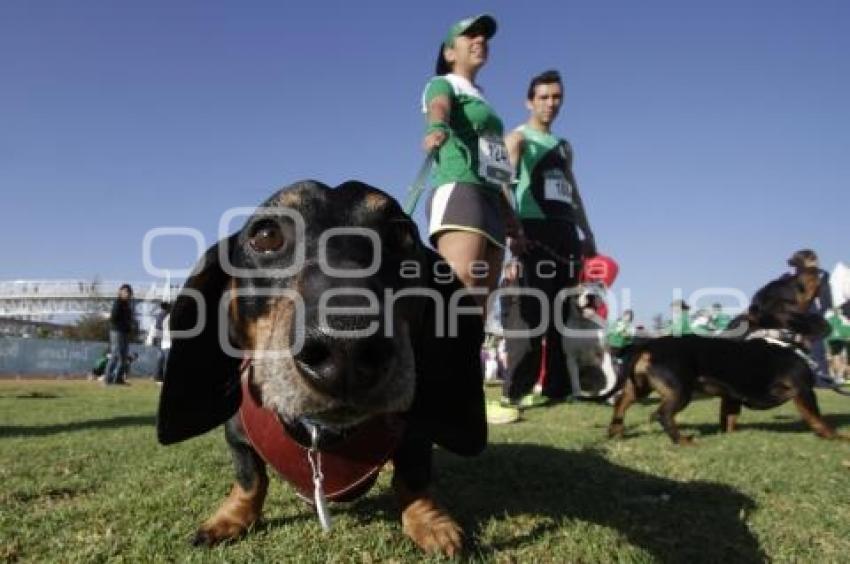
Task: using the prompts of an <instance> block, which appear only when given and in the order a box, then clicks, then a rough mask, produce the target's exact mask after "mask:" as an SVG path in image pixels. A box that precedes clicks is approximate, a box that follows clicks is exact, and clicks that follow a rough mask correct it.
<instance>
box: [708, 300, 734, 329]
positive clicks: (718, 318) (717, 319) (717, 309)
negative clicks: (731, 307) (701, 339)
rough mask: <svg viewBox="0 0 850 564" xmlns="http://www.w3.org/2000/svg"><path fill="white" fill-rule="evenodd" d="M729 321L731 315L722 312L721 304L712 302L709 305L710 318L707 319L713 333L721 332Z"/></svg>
mask: <svg viewBox="0 0 850 564" xmlns="http://www.w3.org/2000/svg"><path fill="white" fill-rule="evenodd" d="M731 321H732V317H730V316H729V315H728V314H726V313H724V312H723V306H722V305H720V304H713V305H712V306H711V320H710V321H709V326H710V327H711V330H712V332H713V333H715V334H718V333H723V332H724V331H725V330H726V328H727V327H728V326H729V323H730V322H731Z"/></svg>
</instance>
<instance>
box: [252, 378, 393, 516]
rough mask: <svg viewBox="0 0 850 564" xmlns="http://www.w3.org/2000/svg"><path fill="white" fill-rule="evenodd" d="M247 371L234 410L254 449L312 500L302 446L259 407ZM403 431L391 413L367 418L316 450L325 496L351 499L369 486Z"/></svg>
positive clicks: (274, 417)
mask: <svg viewBox="0 0 850 564" xmlns="http://www.w3.org/2000/svg"><path fill="white" fill-rule="evenodd" d="M250 375H251V370H250V369H246V370H243V372H242V405H241V407H240V409H239V414H240V417H241V419H242V425H243V427H244V428H245V434H246V435H247V436H248V440H249V441H251V445H253V447H254V449H255V450H256V451H257V452H258V453H259V455H260V456H261V457H262V458H263V460H265V461H266V463H268V464H270V465H271V466H272V467H273V468H274V469H275V470H276V471H277V473H278V474H280V476H281V477H282V478H283V479H285V480H286V481H287V482H289V483H290V484H292V486H293V487H294V488H295V489H296V491H297V492H298V494H299V495H300V496H302V497H303V498H305V499H307V500H312V499H313V493H314V490H313V472H312V468H311V467H310V461H309V459H308V457H307V454H308V449H307V448H305V447H304V446H302V445H301V444H300V443H298V442H297V441H296V440H295V439H293V438H292V437H291V436H290V435H289V433H288V432H287V431H286V428H285V427H284V426H283V425H282V424H281V422H280V420H279V419H278V417H277V415H276V414H275V413H274V412H273V411H271V410H269V409H266V408H264V407H263V406H262V405H260V403H259V402H258V401H257V399H256V398H255V397H254V394H253V393H252V392H251V386H250V385H249V382H248V381H249V379H250ZM403 430H404V424H403V422H402V420H401V419H400V418H399V417H398V416H395V415H383V416H377V417H373V418H372V419H369V420H367V421H366V422H364V423H361V424H360V425H358V426H357V427H355V428H353V429H351V430H350V431H349V432H348V433H347V434H346V436H345V438H344V439H343V440H340V441H338V442H336V443H334V444H332V445H330V446H329V447H327V448H325V449H323V450H322V451H321V470H322V473H323V475H324V480H323V486H324V490H325V496H326V497H327V499H329V500H331V501H352V500H354V499H357V498H358V497H360V496H361V495H363V494H365V493H366V492H368V491H369V489H370V488H371V487H372V485H373V484H374V483H375V480H377V479H378V472H380V470H381V467H382V466H383V465H384V464H385V463H386V461H387V460H389V458H390V456H392V453H393V451H394V450H395V448H396V446H397V445H398V443H399V441H400V440H401V435H402V432H403Z"/></svg>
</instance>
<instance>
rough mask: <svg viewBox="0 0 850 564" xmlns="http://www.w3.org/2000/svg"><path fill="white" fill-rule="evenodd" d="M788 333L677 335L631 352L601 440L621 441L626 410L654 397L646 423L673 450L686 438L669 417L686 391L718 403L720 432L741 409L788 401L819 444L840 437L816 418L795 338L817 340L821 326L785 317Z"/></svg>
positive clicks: (809, 372)
mask: <svg viewBox="0 0 850 564" xmlns="http://www.w3.org/2000/svg"><path fill="white" fill-rule="evenodd" d="M788 323H789V325H790V326H791V328H792V330H790V331H789V330H784V331H781V330H761V331H760V332H757V333H752V334H751V335H750V337H749V338H747V339H727V338H719V337H702V336H697V335H684V336H680V337H675V336H668V337H660V338H657V339H650V340H647V341H645V342H642V343H639V344H637V345H635V347H634V349H633V350H632V351H631V354H630V360H629V361H628V362H627V365H626V368H625V371H624V375H625V377H626V381H625V386H624V388H623V392H622V394H621V395H620V396H619V398H618V399H617V401H616V403H615V405H614V414H613V418H612V420H611V424H610V425H609V427H608V436H609V437H622V436H623V430H624V428H623V424H624V418H625V414H626V410H627V409H628V408H629V406H630V405H631V404H632V403H634V401H635V400H637V399H640V398H643V397H646V396H647V395H648V394H649V393H650V392H652V391H655V392H657V393H658V394H659V395H660V396H661V404H660V405H659V407H658V409H657V411H655V413H653V415H652V416H651V420H657V421H658V422H660V423H661V426H662V427H663V428H664V431H665V432H666V433H667V435H668V436H669V437H670V439H671V440H672V441H673V442H674V443H675V444H688V443H690V442H691V438H690V437H687V436H684V435H682V434H681V433H680V432H679V429H678V427H677V426H676V422H675V420H674V417H675V415H676V414H677V413H678V412H680V411H681V410H683V409H684V408H685V407H686V406H687V405H688V403H690V401H691V397H692V395H693V394H694V392H702V393H705V394H708V395H711V396H719V397H720V429H721V431H723V432H731V431H734V430H735V425H736V421H737V417H738V415H739V414H740V412H741V406H742V405H745V406H747V407H749V408H751V409H770V408H772V407H776V406H779V405H781V404H783V403H785V402H786V401H788V400H793V401H794V405H795V406H796V407H797V410H798V411H799V412H800V415H801V416H802V418H803V420H804V421H805V422H806V423H807V424H808V425H809V427H811V428H812V430H813V431H814V432H815V433H816V434H817V435H818V436H820V437H823V438H843V439H846V438H847V437H846V436H844V435H841V434H839V433H837V432H836V431H835V429H833V428H832V427H831V426H830V425H829V424H828V423H827V422H826V421H824V419H823V418H822V417H821V414H820V409H819V408H818V403H817V397H816V396H815V393H814V390H813V387H814V384H815V372H814V370H815V369H816V366H815V365H814V361H813V360H812V359H811V358H809V357H808V356H807V355H806V339H805V337H802V336H803V335H810V336H813V337H815V338H822V336H823V329H824V327H823V326H824V325H825V323H824V322H823V320H822V319H821V318H820V317H819V316H816V315H812V314H807V315H803V314H797V315H796V316H792V317H789V319H788Z"/></svg>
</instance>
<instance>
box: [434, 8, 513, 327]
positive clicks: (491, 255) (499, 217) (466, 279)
mask: <svg viewBox="0 0 850 564" xmlns="http://www.w3.org/2000/svg"><path fill="white" fill-rule="evenodd" d="M496 27H497V26H496V20H495V19H493V18H492V17H491V16H488V15H486V14H484V15H480V16H477V17H472V18H466V19H464V20H461V21H459V22H457V23H456V24H454V25H453V26H452V27H451V28H450V29H449V32H448V34H447V35H446V37H445V39H444V40H443V41H442V42H441V43H440V47H439V50H438V52H437V63H436V69H435V74H436V76H434V77H433V78H431V80H429V81H428V84H427V85H426V87H425V92H424V94H423V96H422V109H423V111H424V113H425V115H426V117H427V130H426V132H425V137H424V139H423V140H422V147H423V149H424V150H425V151H426V152H427V153H429V154H430V153H434V154H435V159H434V170H433V183H434V186H435V189H434V191H433V193H432V195H431V201H430V211H429V229H428V232H429V236H430V238H431V243H433V244H434V246H435V247H436V248H437V251H438V252H439V253H440V255H442V257H443V258H444V259H445V261H446V262H447V263H448V264H449V265H450V266H451V267H452V269H453V271H454V273H455V275H456V276H457V277H458V279H459V280H460V281H461V282H462V283H463V285H464V286H466V287H467V288H476V289H484V290H485V292H484V293H483V294H482V295H476V296H475V297H476V300H477V301H478V302H479V304H481V305H482V306H484V305H485V304H486V300H487V296H488V295H489V293H490V292H492V291H493V290H494V289H495V288H496V284H497V283H498V281H499V275H500V270H501V269H500V266H501V263H502V258H503V256H504V247H505V242H506V236H508V235H515V234H517V233H516V230H517V229H518V228H519V227H518V226H519V223H518V221H517V220H516V218H515V215H514V212H513V209H512V208H511V206H510V203H509V202H508V200H507V197H506V195H505V193H504V192H503V189H504V186H505V185H507V184H508V183H509V182H510V181H511V177H512V168H511V164H510V162H509V160H508V156H507V150H506V148H505V143H504V140H503V139H502V134H503V129H504V126H503V124H502V120H501V119H500V118H499V116H498V115H497V114H496V112H495V111H494V110H493V108H492V106H491V105H490V103H489V102H488V101H487V100H486V99H485V98H484V95H483V94H482V91H481V88H480V87H479V85H478V84H477V83H476V78H477V76H478V73H479V72H480V71H481V69H482V68H483V67H484V65H485V64H486V63H487V60H488V58H489V46H488V42H489V40H490V38H492V37H493V35H494V34H495V33H496ZM478 265H486V271H485V270H484V269H481V268H479V267H478ZM485 319H486V317H485Z"/></svg>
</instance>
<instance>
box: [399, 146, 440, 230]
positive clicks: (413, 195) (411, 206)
mask: <svg viewBox="0 0 850 564" xmlns="http://www.w3.org/2000/svg"><path fill="white" fill-rule="evenodd" d="M436 155H437V151H436V149H435V150H433V151H431V152H430V153H428V156H427V157H425V162H423V163H422V166H421V167H419V172H418V173H417V174H416V178H415V179H414V180H413V184H411V185H410V190H408V192H407V202H406V203H405V204H404V213H406V214H407V215H411V216H412V215H413V212H414V211H415V210H416V204H418V203H419V198H421V197H422V192H424V191H425V183H426V182H427V180H428V174H429V173H430V172H431V165H432V164H434V158H435V156H436Z"/></svg>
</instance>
